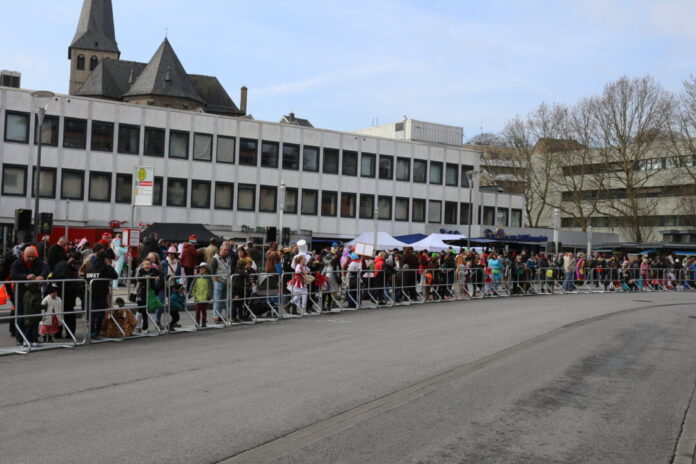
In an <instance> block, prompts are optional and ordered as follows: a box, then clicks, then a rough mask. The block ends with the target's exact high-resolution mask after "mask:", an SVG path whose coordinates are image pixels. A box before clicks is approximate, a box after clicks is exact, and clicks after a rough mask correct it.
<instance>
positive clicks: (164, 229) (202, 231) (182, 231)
mask: <svg viewBox="0 0 696 464" xmlns="http://www.w3.org/2000/svg"><path fill="white" fill-rule="evenodd" d="M153 232H154V233H156V234H157V238H158V239H162V240H167V241H172V242H186V241H188V239H189V236H191V235H195V236H196V237H197V239H198V241H199V242H209V241H210V239H211V238H213V237H215V238H219V237H218V236H217V235H215V234H213V233H212V232H211V231H209V230H208V229H207V228H206V227H205V226H204V225H203V224H189V223H185V222H155V223H154V224H152V225H151V226H150V227H148V228H147V229H145V230H143V232H142V234H141V236H142V237H147V236H148V235H150V234H151V233H153Z"/></svg>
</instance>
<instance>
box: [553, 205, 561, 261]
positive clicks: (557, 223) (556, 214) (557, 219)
mask: <svg viewBox="0 0 696 464" xmlns="http://www.w3.org/2000/svg"><path fill="white" fill-rule="evenodd" d="M560 228H561V212H560V211H559V210H558V208H554V210H553V251H554V253H556V255H558V253H559V251H560V250H559V249H558V230H559V229H560Z"/></svg>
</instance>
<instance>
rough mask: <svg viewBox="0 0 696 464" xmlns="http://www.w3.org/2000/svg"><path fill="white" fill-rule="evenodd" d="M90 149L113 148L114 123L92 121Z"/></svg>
mask: <svg viewBox="0 0 696 464" xmlns="http://www.w3.org/2000/svg"><path fill="white" fill-rule="evenodd" d="M91 149H92V151H113V150H114V123H113V122H100V121H92V142H91Z"/></svg>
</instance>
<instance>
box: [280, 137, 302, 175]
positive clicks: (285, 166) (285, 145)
mask: <svg viewBox="0 0 696 464" xmlns="http://www.w3.org/2000/svg"><path fill="white" fill-rule="evenodd" d="M286 148H288V149H297V160H296V162H297V167H291V166H290V163H291V161H292V159H291V158H290V154H288V153H286V152H285V149H286ZM286 156H287V158H286ZM281 158H282V162H281V164H282V166H283V169H284V170H288V171H299V170H300V165H301V164H302V163H301V161H302V160H301V158H302V150H300V146H299V145H298V144H296V143H283V149H282V150H281Z"/></svg>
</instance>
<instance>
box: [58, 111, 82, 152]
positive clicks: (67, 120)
mask: <svg viewBox="0 0 696 464" xmlns="http://www.w3.org/2000/svg"><path fill="white" fill-rule="evenodd" d="M71 122H79V123H82V124H84V128H85V130H84V133H83V134H82V139H81V140H80V142H81V143H80V144H79V145H68V144H67V143H68V140H69V139H68V137H66V134H65V133H66V131H67V130H68V124H69V123H71ZM63 148H69V149H71V150H85V149H86V148H87V120H86V119H82V118H63Z"/></svg>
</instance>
